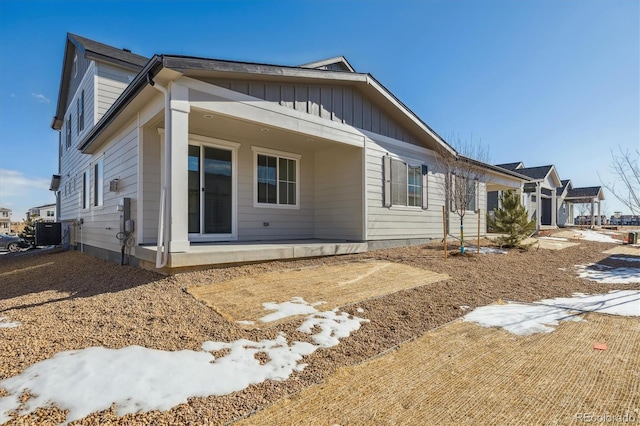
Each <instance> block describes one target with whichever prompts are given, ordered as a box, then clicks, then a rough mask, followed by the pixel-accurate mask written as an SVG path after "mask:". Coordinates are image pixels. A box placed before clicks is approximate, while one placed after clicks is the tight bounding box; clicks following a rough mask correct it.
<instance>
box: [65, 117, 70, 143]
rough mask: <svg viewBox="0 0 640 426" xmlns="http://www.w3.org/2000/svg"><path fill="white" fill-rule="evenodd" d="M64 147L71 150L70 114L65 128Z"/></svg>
mask: <svg viewBox="0 0 640 426" xmlns="http://www.w3.org/2000/svg"><path fill="white" fill-rule="evenodd" d="M65 130H66V145H67V148H71V114H69V118H67V127H66V129H65Z"/></svg>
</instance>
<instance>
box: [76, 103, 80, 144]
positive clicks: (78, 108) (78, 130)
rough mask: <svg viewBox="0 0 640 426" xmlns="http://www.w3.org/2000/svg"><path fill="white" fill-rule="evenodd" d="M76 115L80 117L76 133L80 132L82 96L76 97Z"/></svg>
mask: <svg viewBox="0 0 640 426" xmlns="http://www.w3.org/2000/svg"><path fill="white" fill-rule="evenodd" d="M76 116H77V117H78V122H77V124H76V134H77V135H79V134H80V98H78V99H76Z"/></svg>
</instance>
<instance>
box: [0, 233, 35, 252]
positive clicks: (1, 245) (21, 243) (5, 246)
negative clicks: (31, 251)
mask: <svg viewBox="0 0 640 426" xmlns="http://www.w3.org/2000/svg"><path fill="white" fill-rule="evenodd" d="M27 247H29V244H28V243H27V242H26V241H25V240H23V239H22V238H20V237H13V236H11V235H7V234H1V233H0V251H7V250H8V251H10V252H11V253H15V252H17V251H20V250H22V249H23V248H27Z"/></svg>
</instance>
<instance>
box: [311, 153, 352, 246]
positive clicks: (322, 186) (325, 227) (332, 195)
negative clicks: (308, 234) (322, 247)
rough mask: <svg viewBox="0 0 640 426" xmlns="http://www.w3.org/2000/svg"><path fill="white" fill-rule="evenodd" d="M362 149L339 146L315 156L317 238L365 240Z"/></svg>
mask: <svg viewBox="0 0 640 426" xmlns="http://www.w3.org/2000/svg"><path fill="white" fill-rule="evenodd" d="M363 197H364V193H363V188H362V149H361V148H356V147H350V146H344V147H340V146H336V147H333V148H330V149H324V150H320V151H317V152H316V153H315V237H316V238H325V239H340V240H357V241H361V240H364V236H363V235H362V219H363V213H362V207H363V206H362V200H363Z"/></svg>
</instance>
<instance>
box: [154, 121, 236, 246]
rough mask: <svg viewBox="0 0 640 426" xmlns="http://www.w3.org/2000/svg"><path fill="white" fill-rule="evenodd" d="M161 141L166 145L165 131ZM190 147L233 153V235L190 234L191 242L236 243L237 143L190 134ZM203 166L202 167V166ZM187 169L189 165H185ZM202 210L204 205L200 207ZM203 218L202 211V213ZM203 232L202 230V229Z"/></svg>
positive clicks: (162, 132) (162, 130) (161, 132)
mask: <svg viewBox="0 0 640 426" xmlns="http://www.w3.org/2000/svg"><path fill="white" fill-rule="evenodd" d="M158 133H159V134H160V136H161V141H162V143H164V137H165V130H164V129H163V128H160V129H158ZM189 145H197V146H200V147H202V146H205V147H210V148H221V149H226V150H229V151H231V187H232V192H231V233H230V234H203V233H198V234H194V233H189V241H193V242H210V241H234V240H237V239H238V149H239V148H240V144H239V143H237V142H230V141H225V140H222V139H216V138H211V137H208V136H202V135H195V134H192V133H189ZM201 166H202V165H201ZM185 167H187V165H186V164H185ZM200 208H201V209H202V204H201V205H200ZM200 215H201V216H202V210H201V211H200ZM201 231H202V228H201Z"/></svg>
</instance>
